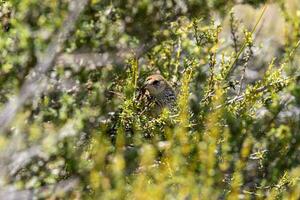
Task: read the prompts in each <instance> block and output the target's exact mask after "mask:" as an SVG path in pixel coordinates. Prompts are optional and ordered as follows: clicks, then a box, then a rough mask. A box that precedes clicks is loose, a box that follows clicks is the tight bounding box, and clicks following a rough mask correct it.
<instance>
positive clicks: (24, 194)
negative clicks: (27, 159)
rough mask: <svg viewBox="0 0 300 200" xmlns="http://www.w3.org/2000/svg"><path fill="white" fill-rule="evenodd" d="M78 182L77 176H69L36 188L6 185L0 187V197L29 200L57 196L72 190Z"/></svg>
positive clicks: (8, 199) (11, 199)
mask: <svg viewBox="0 0 300 200" xmlns="http://www.w3.org/2000/svg"><path fill="white" fill-rule="evenodd" d="M78 183H79V179H78V178H69V179H67V180H63V181H60V182H58V183H57V184H53V185H47V186H44V187H41V188H38V189H25V190H17V189H16V188H15V187H14V186H8V187H4V188H1V189H0V199H6V200H19V199H24V200H27V199H28V200H29V199H36V197H40V198H46V197H57V196H60V195H63V194H65V193H67V192H70V191H72V190H74V188H75V187H76V186H77V185H78ZM54 199H56V198H54Z"/></svg>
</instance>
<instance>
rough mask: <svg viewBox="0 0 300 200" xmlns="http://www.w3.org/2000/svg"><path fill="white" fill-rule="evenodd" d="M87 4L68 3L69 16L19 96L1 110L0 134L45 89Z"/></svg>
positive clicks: (81, 2)
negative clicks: (52, 70)
mask: <svg viewBox="0 0 300 200" xmlns="http://www.w3.org/2000/svg"><path fill="white" fill-rule="evenodd" d="M87 2H88V0H74V1H71V2H70V5H69V9H70V12H69V15H68V17H67V19H66V20H65V22H64V23H63V25H62V27H61V29H60V31H59V32H58V34H57V35H56V36H55V37H54V38H53V39H52V41H51V42H50V44H49V46H48V48H47V49H46V52H45V54H44V55H43V56H40V57H39V58H38V63H37V65H36V66H35V67H34V69H33V70H32V71H31V72H30V73H29V75H28V78H27V80H26V81H25V83H24V84H23V86H22V87H21V90H20V92H19V94H18V95H16V96H15V97H14V98H11V99H10V100H9V102H8V103H6V104H5V105H4V107H3V109H2V110H1V112H0V124H1V127H0V133H3V132H4V131H5V130H6V129H7V128H8V126H9V124H10V123H11V121H12V120H13V119H14V117H15V115H16V114H17V111H18V110H19V109H20V108H21V107H22V106H23V105H24V103H25V102H26V101H27V100H28V99H30V98H32V97H34V96H38V95H40V93H41V92H42V91H43V89H44V88H45V87H46V84H45V79H46V76H45V74H46V72H47V71H48V70H49V69H50V68H51V67H52V66H53V64H54V61H55V59H56V58H57V56H58V55H59V53H60V52H61V51H62V49H63V47H64V43H65V41H66V40H67V39H68V37H69V36H70V34H71V32H72V31H73V29H74V28H75V24H76V21H77V19H78V17H79V16H80V13H81V12H82V11H83V10H84V8H85V6H86V5H87Z"/></svg>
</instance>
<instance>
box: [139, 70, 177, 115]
mask: <svg viewBox="0 0 300 200" xmlns="http://www.w3.org/2000/svg"><path fill="white" fill-rule="evenodd" d="M140 99H143V101H145V103H146V107H145V108H146V110H148V111H150V114H151V115H152V116H157V115H159V114H161V112H162V110H163V109H164V108H167V109H169V110H170V111H171V112H174V111H175V110H176V93H175V91H174V89H173V88H172V86H171V84H170V83H169V82H168V81H167V80H166V79H165V78H164V77H163V76H162V75H160V74H153V75H150V76H148V77H147V78H146V79H145V82H144V85H143V86H142V88H141V95H140Z"/></svg>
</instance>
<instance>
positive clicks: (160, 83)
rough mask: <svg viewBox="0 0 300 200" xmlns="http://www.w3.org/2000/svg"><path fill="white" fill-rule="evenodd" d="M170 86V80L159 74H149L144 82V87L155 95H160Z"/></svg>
mask: <svg viewBox="0 0 300 200" xmlns="http://www.w3.org/2000/svg"><path fill="white" fill-rule="evenodd" d="M168 87H170V86H169V84H168V82H167V81H166V80H165V79H164V78H163V77H162V76H161V75H158V74H155V75H151V76H148V77H147V78H146V81H145V84H144V89H145V90H146V91H148V92H149V94H150V95H151V96H154V97H158V96H160V95H161V94H162V93H163V92H164V91H165V89H166V88H168Z"/></svg>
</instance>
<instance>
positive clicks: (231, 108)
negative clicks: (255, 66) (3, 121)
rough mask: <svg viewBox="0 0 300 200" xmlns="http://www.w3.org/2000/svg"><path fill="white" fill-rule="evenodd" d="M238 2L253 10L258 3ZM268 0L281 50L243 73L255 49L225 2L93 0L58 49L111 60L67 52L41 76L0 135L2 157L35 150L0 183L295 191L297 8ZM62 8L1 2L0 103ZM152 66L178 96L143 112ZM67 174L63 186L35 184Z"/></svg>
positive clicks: (170, 193)
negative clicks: (281, 32) (43, 83)
mask: <svg viewBox="0 0 300 200" xmlns="http://www.w3.org/2000/svg"><path fill="white" fill-rule="evenodd" d="M241 3H243V4H250V5H251V6H254V7H256V8H258V9H259V10H261V8H262V6H263V5H262V4H264V3H265V1H242V2H241ZM275 3H276V5H278V6H279V7H280V8H281V14H282V15H283V16H284V19H285V31H286V32H287V33H286V38H285V41H284V46H283V47H282V49H280V56H278V57H277V58H274V60H269V61H267V62H266V63H269V64H268V65H264V66H263V68H264V74H263V75H262V76H261V77H260V78H257V80H255V81H252V82H251V81H248V80H247V77H245V73H246V71H247V70H248V68H251V66H249V65H250V64H249V63H250V61H251V60H255V59H257V58H256V57H257V54H255V52H254V51H255V48H256V47H257V46H258V44H256V43H255V36H256V34H255V33H253V32H252V30H247V29H246V28H244V27H243V24H242V23H241V22H240V21H239V20H238V19H237V18H236V17H235V15H234V14H233V13H231V12H230V11H231V8H232V7H233V6H235V5H236V4H237V3H235V1H223V0H201V1H196V0H188V1H182V0H176V1H175V0H174V1H173V0H166V1H162V0H153V1H150V0H140V1H134V0H126V1H125V0H114V1H111V0H103V1H98V0H91V1H90V2H89V4H88V6H87V7H86V8H85V10H84V13H83V14H82V15H81V16H80V19H79V20H78V22H77V23H76V24H77V25H76V29H75V31H74V32H73V34H72V36H71V37H70V38H68V40H67V42H66V43H65V48H64V51H63V54H65V55H73V54H74V55H75V57H76V55H77V54H81V55H83V54H84V55H89V54H93V55H98V56H99V57H100V58H102V57H101V56H100V55H102V54H108V55H110V56H109V59H111V62H108V64H106V63H104V64H100V65H99V66H98V65H96V66H89V64H88V63H87V64H86V65H79V67H78V62H79V63H80V62H81V60H79V61H78V62H76V60H75V62H74V63H71V64H70V63H69V64H60V63H56V64H55V65H54V66H53V68H52V69H51V70H49V71H48V72H47V76H48V77H49V82H48V86H47V88H46V89H45V91H43V93H42V95H41V96H36V97H35V98H34V99H33V100H32V101H28V102H27V103H26V105H25V106H24V107H23V108H22V110H21V111H20V112H19V113H18V115H17V116H16V118H15V119H14V121H13V123H12V124H11V127H12V128H11V129H9V130H7V131H6V132H3V133H1V135H0V150H1V156H2V157H3V159H2V160H3V163H7V161H5V160H4V159H8V160H9V162H11V163H14V162H15V161H16V160H17V156H18V155H20V153H19V152H25V153H26V152H28V151H29V149H31V148H33V147H34V148H38V149H39V152H42V153H39V154H37V155H35V156H32V157H30V156H29V158H28V159H27V160H26V162H24V163H22V164H21V166H20V167H18V165H17V166H16V168H15V170H13V171H12V170H11V167H8V169H9V170H10V172H9V173H7V174H4V175H3V174H1V181H0V184H1V187H3V188H5V187H6V186H14V187H15V188H17V190H20V191H23V190H34V191H41V192H36V193H35V195H36V196H39V197H40V198H49V197H56V198H59V199H60V198H62V199H298V198H299V194H300V192H299V191H300V167H299V164H300V157H299V155H300V148H299V145H300V114H299V113H300V78H299V77H300V75H299V70H298V65H299V63H300V54H299V50H298V46H299V40H300V35H299V26H300V16H299V12H300V11H299V9H300V7H298V11H297V12H295V13H294V12H290V11H289V9H288V7H287V4H288V3H287V2H285V1H276V2H275ZM69 4H70V1H67V0H58V1H52V0H44V1H37V0H22V1H15V0H9V1H2V2H1V3H0V5H1V6H0V20H1V29H0V38H1V40H0V49H1V51H0V107H3V106H4V105H5V103H6V102H7V101H8V100H9V99H10V98H12V97H13V95H15V94H17V93H18V92H19V91H20V87H21V86H22V84H23V83H24V81H25V80H26V78H27V76H28V74H29V72H30V70H32V69H33V68H34V67H35V65H36V63H37V60H38V58H39V55H40V53H41V52H44V50H45V49H46V48H47V46H48V45H49V43H50V41H51V38H52V36H53V35H54V34H55V33H57V31H58V30H59V29H60V27H61V26H62V24H63V20H64V19H65V18H66V16H67V15H68V10H69ZM216 16H217V17H216ZM226 17H230V20H229V21H230V25H231V26H230V27H231V39H230V41H229V44H230V45H227V43H226V42H228V41H227V40H229V39H228V38H225V39H224V38H222V34H221V33H222V31H223V26H224V24H225V21H224V20H225V18H226ZM215 18H216V19H215ZM251 20H253V21H257V23H261V21H260V20H259V19H251ZM263 28H264V27H262V29H263ZM237 35H239V37H238V36H237ZM267 39H268V38H266V40H267ZM270 48H272V47H270ZM239 53H240V54H239ZM239 55H240V56H239ZM89 58H90V57H88V58H87V59H88V60H89ZM119 60H121V61H120V62H119ZM157 72H159V73H161V74H162V75H163V76H164V77H165V78H166V79H167V80H169V81H170V83H171V84H172V85H173V87H174V88H175V90H176V91H177V92H178V98H177V99H178V102H177V104H178V113H176V114H174V113H170V112H169V111H168V110H165V111H164V112H163V113H162V114H161V115H160V116H159V117H156V118H154V117H151V116H148V115H145V114H142V113H141V109H142V106H143V105H141V102H139V101H138V100H137V96H138V94H139V88H140V87H141V86H142V84H143V81H144V79H145V78H146V77H147V76H148V75H150V74H153V73H157ZM12 147H13V151H8V150H7V149H11V148H12ZM6 153H8V154H9V155H8V156H6V157H5V156H4V155H5V154H6ZM26 155H27V154H26ZM2 157H1V158H2ZM7 157H8V158H7ZM4 161H5V162H4ZM9 162H8V164H7V165H8V166H10V165H9ZM11 171H12V172H11ZM70 178H76V180H77V184H76V185H75V186H74V188H72V189H71V190H68V191H63V192H53V193H51V192H50V193H49V194H48V193H47V192H45V191H46V189H45V188H47V186H49V185H55V184H58V183H60V182H61V181H63V180H69V179H70Z"/></svg>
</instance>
